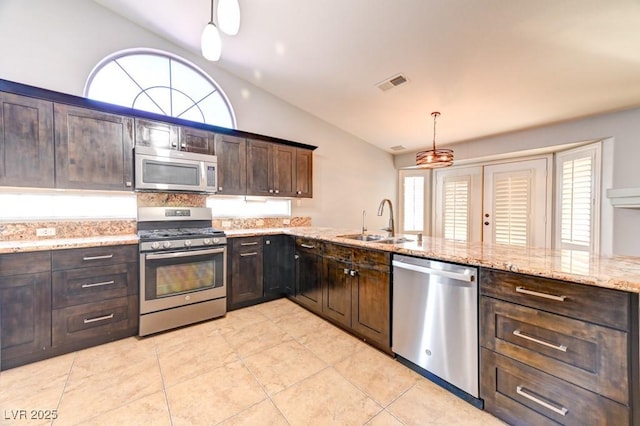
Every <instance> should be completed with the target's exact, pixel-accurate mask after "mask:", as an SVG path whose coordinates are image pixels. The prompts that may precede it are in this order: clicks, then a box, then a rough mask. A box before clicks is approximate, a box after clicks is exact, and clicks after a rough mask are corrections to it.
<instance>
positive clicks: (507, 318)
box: [480, 296, 629, 404]
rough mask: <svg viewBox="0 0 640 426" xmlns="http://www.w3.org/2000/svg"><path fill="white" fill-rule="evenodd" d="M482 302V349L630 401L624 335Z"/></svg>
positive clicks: (492, 301) (497, 302) (499, 303)
mask: <svg viewBox="0 0 640 426" xmlns="http://www.w3.org/2000/svg"><path fill="white" fill-rule="evenodd" d="M480 299H481V300H480V304H481V305H480V312H481V323H480V330H481V338H480V344H481V346H483V347H485V348H488V349H491V350H493V351H496V352H498V353H500V354H503V355H506V356H508V357H510V358H513V359H516V360H519V361H521V362H523V363H525V364H528V365H531V366H533V367H536V368H539V369H541V370H544V371H545V372H547V373H549V374H552V375H554V376H557V377H559V378H561V379H564V380H567V381H569V382H571V383H574V384H576V385H579V386H582V387H583V388H586V389H589V390H591V391H594V392H596V393H599V394H601V395H604V396H607V397H609V398H611V399H614V400H616V401H618V402H621V403H623V404H627V403H628V401H629V383H628V364H627V347H628V345H627V333H625V332H622V331H619V330H613V329H610V328H606V327H602V326H599V325H596V324H589V323H586V322H583V321H578V320H574V319H571V318H566V317H562V316H559V315H554V314H551V313H547V312H540V311H536V310H535V309H532V308H528V307H525V306H520V305H515V304H513V303H507V302H503V301H500V300H495V299H492V298H489V297H484V296H483V297H481V298H480Z"/></svg>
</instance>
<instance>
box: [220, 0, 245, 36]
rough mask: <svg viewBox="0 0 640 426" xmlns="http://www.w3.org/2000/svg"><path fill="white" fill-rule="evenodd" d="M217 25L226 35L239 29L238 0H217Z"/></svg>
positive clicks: (234, 33)
mask: <svg viewBox="0 0 640 426" xmlns="http://www.w3.org/2000/svg"><path fill="white" fill-rule="evenodd" d="M217 16H218V25H220V30H221V31H222V32H223V33H225V34H228V35H236V34H238V31H239V30H240V4H239V3H238V0H219V1H218V15H217Z"/></svg>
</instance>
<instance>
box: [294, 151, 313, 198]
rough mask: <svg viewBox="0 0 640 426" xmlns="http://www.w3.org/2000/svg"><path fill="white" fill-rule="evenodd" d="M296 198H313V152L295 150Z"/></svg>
mask: <svg viewBox="0 0 640 426" xmlns="http://www.w3.org/2000/svg"><path fill="white" fill-rule="evenodd" d="M295 182H296V186H295V187H296V194H295V195H296V197H299V198H312V197H313V151H312V150H310V149H304V148H296V180H295Z"/></svg>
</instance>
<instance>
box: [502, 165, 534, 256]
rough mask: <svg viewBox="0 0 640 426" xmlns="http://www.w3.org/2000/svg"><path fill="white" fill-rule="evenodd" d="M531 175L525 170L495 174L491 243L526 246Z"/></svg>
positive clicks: (528, 231) (529, 224)
mask: <svg viewBox="0 0 640 426" xmlns="http://www.w3.org/2000/svg"><path fill="white" fill-rule="evenodd" d="M530 212H531V177H530V174H529V173H528V172H527V173H515V174H514V173H510V174H504V175H498V176H497V177H496V180H495V183H494V211H493V214H494V217H493V221H494V242H496V243H498V244H509V245H516V246H526V245H528V244H529V237H530V236H529V234H530V229H531V223H530V220H529V217H530Z"/></svg>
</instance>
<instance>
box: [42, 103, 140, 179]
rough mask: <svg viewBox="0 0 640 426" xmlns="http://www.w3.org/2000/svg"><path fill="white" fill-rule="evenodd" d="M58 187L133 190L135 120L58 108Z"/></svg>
mask: <svg viewBox="0 0 640 426" xmlns="http://www.w3.org/2000/svg"><path fill="white" fill-rule="evenodd" d="M54 117H55V167H56V187H59V188H68V189H106V190H128V191H130V190H131V189H132V176H133V160H132V154H133V118H131V117H124V116H120V115H115V114H109V113H105V112H100V111H95V110H90V109H86V108H80V107H75V106H70V105H63V104H56V105H55V106H54Z"/></svg>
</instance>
